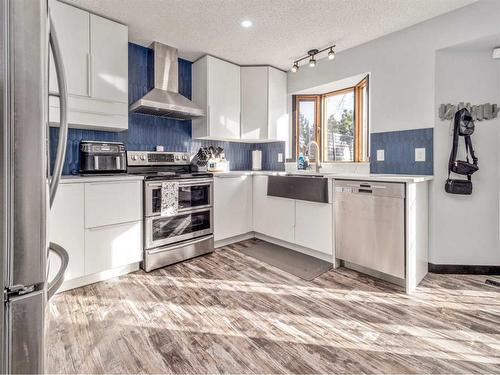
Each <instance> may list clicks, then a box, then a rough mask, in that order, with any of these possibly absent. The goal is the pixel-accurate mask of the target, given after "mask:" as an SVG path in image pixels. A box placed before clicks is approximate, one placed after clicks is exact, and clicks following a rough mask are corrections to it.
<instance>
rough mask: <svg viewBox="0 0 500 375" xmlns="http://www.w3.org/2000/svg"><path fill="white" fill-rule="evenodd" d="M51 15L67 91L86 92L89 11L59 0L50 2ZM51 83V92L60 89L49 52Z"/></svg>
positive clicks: (77, 93) (75, 93)
mask: <svg viewBox="0 0 500 375" xmlns="http://www.w3.org/2000/svg"><path fill="white" fill-rule="evenodd" d="M50 14H51V16H52V19H53V21H54V27H55V29H56V32H57V40H58V41H59V46H60V48H61V53H62V54H63V56H64V69H65V71H66V81H67V87H68V93H69V94H72V95H81V96H88V95H89V89H90V87H89V80H88V71H89V65H88V63H89V53H90V47H89V42H90V40H89V34H90V25H89V13H88V12H86V11H84V10H81V9H79V8H75V7H72V6H69V5H66V4H63V3H61V2H59V1H51V2H50ZM50 57H51V61H50V62H51V63H50V83H49V88H50V91H52V92H59V88H58V86H57V78H56V70H55V67H54V64H53V60H52V54H51V56H50Z"/></svg>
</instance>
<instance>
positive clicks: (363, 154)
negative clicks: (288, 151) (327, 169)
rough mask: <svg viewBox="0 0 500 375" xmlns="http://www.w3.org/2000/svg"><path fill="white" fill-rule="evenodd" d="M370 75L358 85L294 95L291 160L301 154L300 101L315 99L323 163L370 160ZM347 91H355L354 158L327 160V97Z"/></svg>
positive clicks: (316, 125) (317, 136)
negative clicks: (317, 92)
mask: <svg viewBox="0 0 500 375" xmlns="http://www.w3.org/2000/svg"><path fill="white" fill-rule="evenodd" d="M369 83H370V81H369V76H368V75H367V76H366V77H364V78H363V79H362V80H360V81H359V82H358V83H357V84H356V85H354V86H350V87H345V88H342V89H339V90H335V91H330V92H326V93H323V94H308V95H294V98H293V101H292V103H293V111H294V112H295V113H294V114H293V121H294V127H293V131H294V134H293V136H292V141H293V142H294V146H293V149H292V151H293V152H292V158H293V159H291V160H290V161H296V160H297V158H298V155H299V102H300V101H314V102H315V104H316V114H315V119H316V124H315V127H316V129H315V135H316V142H318V146H319V155H320V160H321V162H322V163H328V164H330V163H364V162H368V161H369V154H370V116H369V113H370V107H369V105H370V97H369ZM365 88H366V112H367V113H366V117H367V118H366V129H363V106H364V100H363V99H364V96H363V90H364V89H365ZM346 92H354V112H353V122H354V146H353V153H354V157H353V160H352V161H351V160H325V152H324V150H323V143H324V142H323V138H324V136H325V134H324V131H323V129H326V127H324V126H323V124H324V122H325V116H326V113H325V112H326V105H324V103H325V99H326V98H327V97H329V96H333V95H340V94H343V93H346ZM363 130H364V131H365V132H366V135H367V137H366V141H367V145H366V147H363V143H362V142H363ZM310 160H311V161H312V162H315V161H316V160H315V158H314V159H310Z"/></svg>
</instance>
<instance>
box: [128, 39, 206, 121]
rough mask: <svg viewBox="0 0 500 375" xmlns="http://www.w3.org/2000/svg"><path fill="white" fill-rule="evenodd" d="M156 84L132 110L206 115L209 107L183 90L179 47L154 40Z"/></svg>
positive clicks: (181, 115) (182, 116) (174, 115)
mask: <svg viewBox="0 0 500 375" xmlns="http://www.w3.org/2000/svg"><path fill="white" fill-rule="evenodd" d="M150 48H153V51H154V78H155V81H154V82H155V83H154V88H153V89H152V90H151V91H149V92H148V93H147V94H146V95H144V96H143V97H142V98H141V99H139V100H137V101H136V102H135V103H133V104H132V105H131V106H130V111H131V112H136V113H144V114H148V115H155V116H162V117H171V118H175V119H181V120H188V119H191V118H194V117H202V116H205V115H206V114H205V111H204V110H203V109H201V108H200V107H198V106H197V105H196V104H194V103H193V102H192V101H191V100H189V99H187V98H186V97H185V96H182V95H181V94H179V63H178V61H177V58H178V54H177V49H176V48H173V47H170V46H167V45H164V44H161V43H158V42H153V43H152V44H151V46H150Z"/></svg>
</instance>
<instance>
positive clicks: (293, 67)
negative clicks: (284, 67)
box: [292, 62, 299, 73]
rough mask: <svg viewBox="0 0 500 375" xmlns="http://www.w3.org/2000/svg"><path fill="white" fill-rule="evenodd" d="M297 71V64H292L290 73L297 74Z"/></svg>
mask: <svg viewBox="0 0 500 375" xmlns="http://www.w3.org/2000/svg"><path fill="white" fill-rule="evenodd" d="M297 70H299V64H298V63H297V62H294V63H293V66H292V72H293V73H297Z"/></svg>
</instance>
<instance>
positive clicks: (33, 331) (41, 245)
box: [0, 0, 68, 373]
mask: <svg viewBox="0 0 500 375" xmlns="http://www.w3.org/2000/svg"><path fill="white" fill-rule="evenodd" d="M51 51H52V53H53V56H54V62H55V66H56V71H57V78H58V82H59V92H58V93H51V94H50V95H55V96H57V97H59V100H60V115H61V126H60V131H59V142H58V151H57V157H56V161H55V167H54V170H53V174H52V177H51V176H50V172H49V150H48V149H49V144H48V142H49V141H48V139H49V137H48V96H49V92H48V74H49V73H48V72H49V53H51ZM0 74H1V76H0V118H1V125H2V127H1V132H0V137H1V138H0V155H1V158H0V199H1V202H0V228H1V229H0V242H1V245H2V257H1V266H2V270H3V272H2V284H3V285H2V286H3V290H4V303H3V305H2V308H1V318H2V323H3V324H1V325H0V329H1V337H2V341H1V343H0V349H1V350H0V360H1V366H2V367H1V368H0V371H1V372H2V373H42V372H44V359H45V350H46V348H45V345H44V343H45V334H46V328H47V326H46V324H47V305H48V303H47V301H48V299H49V298H50V296H51V295H52V294H53V293H54V292H55V290H56V289H57V287H58V285H60V283H61V282H62V275H63V274H64V270H65V267H66V265H67V261H68V259H67V254H66V253H65V251H64V249H62V248H61V247H60V246H57V245H56V244H49V242H48V235H47V233H48V225H49V223H48V217H49V215H48V214H49V210H50V204H51V201H53V199H54V197H55V194H56V191H57V185H58V182H59V178H60V175H61V169H62V163H63V159H64V154H65V146H66V134H67V123H66V107H67V106H66V97H67V95H66V84H65V79H64V67H63V65H62V61H61V58H60V52H59V48H58V45H57V37H56V35H55V30H54V29H53V28H51V23H50V17H49V5H48V3H47V0H0ZM51 250H52V251H55V252H56V253H57V254H58V255H59V256H60V257H61V259H62V262H61V269H60V270H59V272H58V273H57V277H56V279H54V281H53V282H51V283H48V281H47V271H48V266H49V265H48V260H47V259H48V252H49V251H51Z"/></svg>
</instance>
